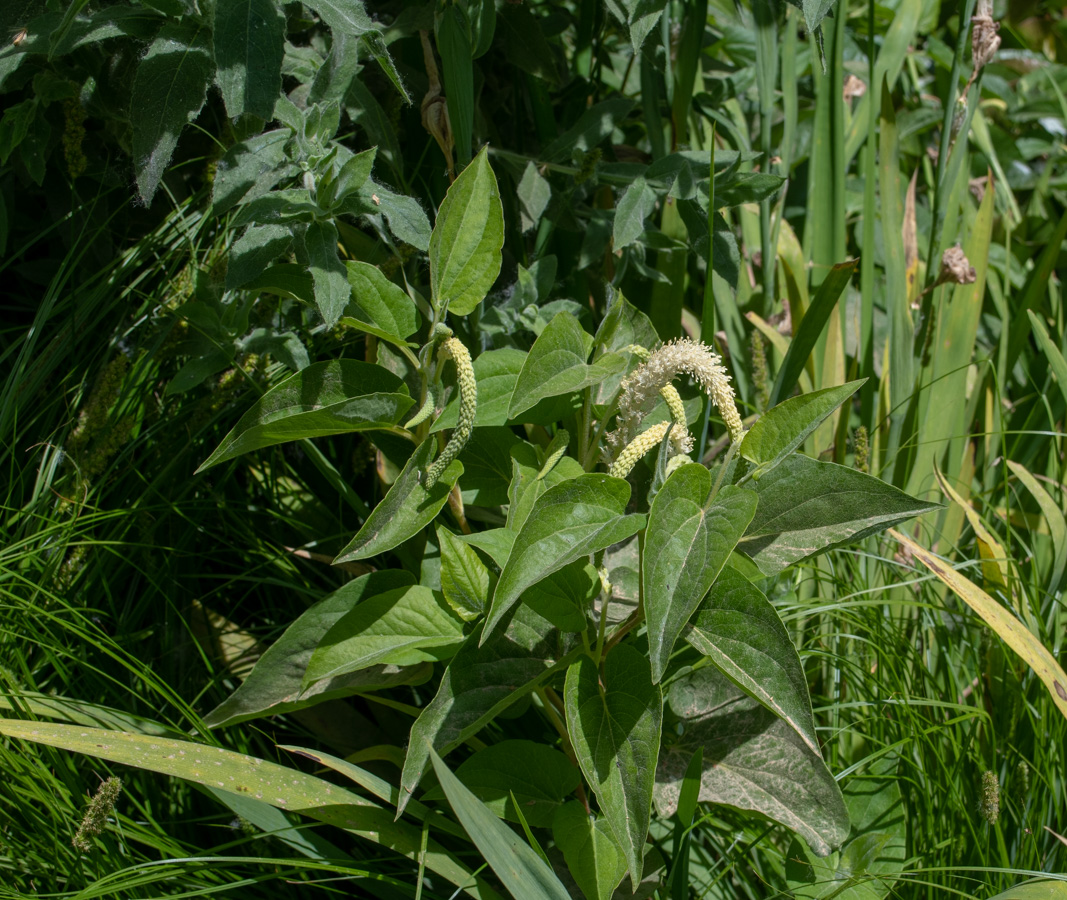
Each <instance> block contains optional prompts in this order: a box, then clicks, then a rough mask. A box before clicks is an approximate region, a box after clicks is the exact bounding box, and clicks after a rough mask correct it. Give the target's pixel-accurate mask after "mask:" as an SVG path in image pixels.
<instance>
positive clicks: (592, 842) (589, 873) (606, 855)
mask: <svg viewBox="0 0 1067 900" xmlns="http://www.w3.org/2000/svg"><path fill="white" fill-rule="evenodd" d="M552 837H553V838H554V839H555V841H556V846H557V847H560V848H561V849H562V850H563V858H564V859H565V860H566V861H567V868H568V869H570V870H571V875H573V876H574V880H575V881H577V882H578V887H580V888H581V889H582V893H583V894H585V896H586V898H587V900H611V895H612V894H613V893H614V892H615V888H617V887H618V886H619V883H620V882H621V881H622V879H623V876H624V875H625V874H626V857H625V856H623V853H622V848H621V847H620V846H619V843H618V841H616V840H615V835H614V834H613V833H612V830H611V826H610V825H608V823H607V820H606V819H604V818H603V817H602V816H592V815H590V814H589V813H587V812H586V811H585V809H584V808H583V807H582V804H581V803H579V802H578V801H577V800H572V801H571V802H570V803H568V804H567V805H566V806H562V807H560V809H559V811H558V812H557V813H556V817H555V819H554V820H553V822H552Z"/></svg>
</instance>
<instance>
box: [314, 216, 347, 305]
mask: <svg viewBox="0 0 1067 900" xmlns="http://www.w3.org/2000/svg"><path fill="white" fill-rule="evenodd" d="M304 247H305V249H306V250H307V255H308V268H309V269H310V270H311V279H312V281H313V282H314V284H315V306H316V307H318V310H319V314H320V315H321V316H322V320H323V321H324V322H325V323H326V325H327V326H333V325H334V324H335V323H336V322H337V320H338V319H339V318H340V317H341V313H342V312H343V311H344V308H345V306H347V305H348V301H349V300H350V299H351V298H352V287H351V286H350V285H349V283H348V271H347V270H346V269H345V265H344V263H343V262H341V257H340V256H338V255H337V226H336V225H334V223H333V222H322V221H316V222H312V223H311V224H310V225H309V226H308V229H307V231H306V232H304Z"/></svg>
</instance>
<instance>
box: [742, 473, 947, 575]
mask: <svg viewBox="0 0 1067 900" xmlns="http://www.w3.org/2000/svg"><path fill="white" fill-rule="evenodd" d="M752 488H753V490H755V492H756V493H757V494H758V495H759V505H758V506H757V507H756V515H755V517H754V518H753V519H752V523H751V524H750V525H749V526H748V530H747V531H746V532H745V536H744V537H743V538H742V539H741V542H740V543H739V544H738V545H737V549H738V550H740V551H742V552H743V553H745V554H746V555H748V556H749V557H750V558H751V559H752V560H753V562H755V563H756V565H757V566H759V568H760V571H761V572H763V574H764V575H777V574H778V573H779V572H781V571H782V570H783V569H785V568H787V567H788V566H791V565H792V564H793V563H795V562H798V561H799V560H802V559H805V558H807V557H809V556H814V555H815V554H816V553H821V552H823V551H824V550H829V549H830V548H832V547H838V546H841V545H842V544H848V543H851V542H853V541H858V540H860V539H861V538H865V537H867V536H868V535H871V534H877V533H878V532H880V531H884V530H885V529H886V528H888V527H890V526H891V525H896V524H897V523H899V522H903V521H905V520H906V519H910V518H912V517H914V516H919V515H922V514H923V513H925V512H929V511H930V510H932V509H938V504H936V503H927V502H926V501H925V500H917V499H916V498H914V497H911V496H909V495H908V494H905V493H904V492H903V491H900V490H897V488H895V487H893V486H892V485H889V484H886V483H885V482H884V481H879V480H878V479H877V478H874V477H872V476H870V475H865V474H863V472H857V471H856V470H855V469H849V468H846V467H845V466H839V465H837V464H836V463H828V462H817V461H816V460H814V459H810V458H808V457H807V456H800V455H799V454H794V455H792V456H788V457H786V458H785V460H783V461H782V462H781V463H780V464H779V465H778V466H776V467H775V468H774V469H772V470H771V471H770V472H768V473H766V474H765V475H763V476H762V477H761V478H760V479H759V480H755V481H754V483H753V485H752Z"/></svg>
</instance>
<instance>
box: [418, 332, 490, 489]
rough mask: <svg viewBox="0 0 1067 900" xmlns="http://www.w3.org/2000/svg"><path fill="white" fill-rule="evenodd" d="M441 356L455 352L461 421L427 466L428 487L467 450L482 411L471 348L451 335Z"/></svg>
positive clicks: (426, 481)
mask: <svg viewBox="0 0 1067 900" xmlns="http://www.w3.org/2000/svg"><path fill="white" fill-rule="evenodd" d="M441 356H442V358H444V357H445V356H451V357H452V359H453V360H454V361H455V363H456V383H457V384H458V385H459V421H458V422H457V423H456V429H455V431H453V432H452V437H451V438H449V440H448V443H447V444H446V445H445V449H444V450H442V451H441V455H440V456H438V457H437V459H435V460H434V462H433V465H432V466H430V468H429V469H427V470H426V480H425V482H424V486H425V487H426V489H427V490H429V489H430V488H432V487H433V486H434V485H435V484H437V480H438V479H439V478H440V477H441V475H442V474H443V473H444V471H445V469H447V468H448V465H449V463H451V462H452V460H454V459H455V458H456V457H457V456H459V454H460V453H461V452H462V451H463V448H464V447H465V446H466V445H467V441H468V440H469V439H470V436H471V432H472V431H473V430H474V419H475V416H476V415H477V414H478V381H477V379H476V378H475V377H474V363H472V362H471V355H470V351H468V350H467V348H466V347H464V346H463V342H462V341H461V340H460V339H459V338H455V337H450V338H448V340H446V341H445V342H444V343H443V344H442V345H441Z"/></svg>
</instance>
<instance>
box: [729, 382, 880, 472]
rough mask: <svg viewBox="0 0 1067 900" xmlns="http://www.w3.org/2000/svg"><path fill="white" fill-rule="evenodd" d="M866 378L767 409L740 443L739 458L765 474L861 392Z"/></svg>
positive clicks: (803, 395)
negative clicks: (759, 468) (853, 396)
mask: <svg viewBox="0 0 1067 900" xmlns="http://www.w3.org/2000/svg"><path fill="white" fill-rule="evenodd" d="M864 381H866V379H865V378H861V379H860V380H859V381H850V382H849V383H848V384H843V385H841V386H840V387H832V388H826V389H825V390H822V391H812V392H811V393H810V394H801V395H800V396H799V397H790V398H789V399H788V400H785V401H783V402H782V403H779V404H778V405H777V406H775V407H774V408H773V409H769V410H767V412H765V413H764V414H763V415H762V416H760V417H759V419H758V420H757V421H756V424H755V425H753V426H752V427H751V428H750V429H749V430H748V431H747V432H746V433H745V439H744V440H743V441H741V450H740V453H741V456H743V457H744V458H745V459H747V460H750V461H751V462H754V463H755V464H756V465H757V466H760V467H761V468H762V469H763V470H764V471H769V470H771V469H773V468H774V467H775V466H776V465H778V463H780V462H781V461H782V460H783V459H785V458H786V457H787V456H788V455H789V454H790V453H792V452H793V451H794V450H796V449H797V448H798V447H799V446H800V445H801V444H803V443H804V440H805V438H807V436H808V435H809V434H811V433H812V432H813V431H814V430H815V429H816V428H818V427H819V425H820V423H821V422H823V420H824V419H826V417H827V416H829V415H830V414H831V413H833V411H834V410H835V409H837V408H838V407H839V406H840V405H841V404H842V403H844V402H845V401H846V400H847V399H848V398H849V397H851V396H852V395H853V394H854V393H855V392H856V391H858V390H859V389H860V386H861V385H862V384H863V382H864Z"/></svg>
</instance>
